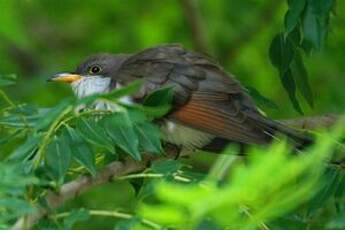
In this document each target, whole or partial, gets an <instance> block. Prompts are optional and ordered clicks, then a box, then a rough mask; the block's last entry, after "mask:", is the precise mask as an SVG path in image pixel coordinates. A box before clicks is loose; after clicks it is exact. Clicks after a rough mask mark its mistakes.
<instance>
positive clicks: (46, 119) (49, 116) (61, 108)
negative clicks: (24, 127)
mask: <svg viewBox="0 0 345 230" xmlns="http://www.w3.org/2000/svg"><path fill="white" fill-rule="evenodd" d="M71 109H72V106H71V99H69V98H68V99H65V100H63V101H62V102H60V103H59V104H58V105H57V106H55V107H54V108H52V109H50V110H49V112H47V113H46V114H45V115H44V116H43V117H42V119H41V120H40V122H38V123H37V124H36V126H35V130H44V129H46V128H47V127H49V126H50V125H51V124H52V123H53V122H54V121H55V120H56V119H58V117H59V116H61V115H62V114H63V113H65V112H66V111H67V110H71Z"/></svg>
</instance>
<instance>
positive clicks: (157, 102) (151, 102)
mask: <svg viewBox="0 0 345 230" xmlns="http://www.w3.org/2000/svg"><path fill="white" fill-rule="evenodd" d="M173 96H174V91H173V87H163V88H160V89H157V90H155V91H153V92H152V93H150V94H149V95H148V96H147V97H146V98H145V100H144V103H143V104H144V106H166V105H170V104H171V102H172V100H173Z"/></svg>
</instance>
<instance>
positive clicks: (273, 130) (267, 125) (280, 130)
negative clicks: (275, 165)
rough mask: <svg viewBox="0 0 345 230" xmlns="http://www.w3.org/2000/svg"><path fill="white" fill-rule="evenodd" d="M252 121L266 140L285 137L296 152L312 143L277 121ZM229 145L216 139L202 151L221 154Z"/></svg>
mask: <svg viewBox="0 0 345 230" xmlns="http://www.w3.org/2000/svg"><path fill="white" fill-rule="evenodd" d="M253 119H255V122H256V123H257V125H258V127H259V128H260V129H261V130H262V131H263V132H264V133H265V134H266V135H267V137H268V138H267V139H268V140H271V141H272V140H274V139H275V138H277V137H279V136H287V137H288V139H289V140H291V142H292V144H293V145H294V146H295V148H296V149H297V150H303V149H304V148H306V147H308V146H309V145H311V144H313V142H314V139H313V138H312V137H311V136H310V135H308V134H306V133H304V132H301V131H299V130H296V129H294V128H290V127H288V126H286V125H284V124H281V123H280V122H278V121H274V120H270V119H268V118H265V117H261V116H260V117H255V118H253ZM230 143H234V142H233V141H231V140H227V139H225V138H220V137H216V138H214V139H213V140H212V142H211V143H209V144H208V145H206V146H204V147H203V148H202V150H205V151H211V152H222V151H223V150H224V149H225V148H226V146H227V145H228V144H230ZM245 145H246V144H241V143H240V146H241V147H243V146H245Z"/></svg>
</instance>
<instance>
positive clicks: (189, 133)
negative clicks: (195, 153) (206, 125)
mask: <svg viewBox="0 0 345 230" xmlns="http://www.w3.org/2000/svg"><path fill="white" fill-rule="evenodd" d="M161 131H162V133H163V138H164V139H165V141H167V142H169V143H172V144H175V145H178V146H183V147H184V148H185V149H187V150H194V149H197V148H201V147H203V146H205V145H207V144H209V143H210V142H211V141H212V139H213V138H214V136H213V135H212V134H208V133H205V132H202V131H199V130H196V129H193V128H189V127H187V126H184V125H181V124H178V123H175V122H172V121H168V120H167V121H165V122H163V125H162V126H161Z"/></svg>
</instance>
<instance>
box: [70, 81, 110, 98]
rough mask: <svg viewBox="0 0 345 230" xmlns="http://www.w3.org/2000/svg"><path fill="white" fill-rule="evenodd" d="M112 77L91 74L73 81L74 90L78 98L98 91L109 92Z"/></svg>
mask: <svg viewBox="0 0 345 230" xmlns="http://www.w3.org/2000/svg"><path fill="white" fill-rule="evenodd" d="M110 82H111V78H109V77H101V76H89V77H83V78H82V79H80V80H78V81H75V82H72V84H71V86H72V90H73V92H74V94H75V95H76V96H77V97H78V98H82V97H86V96H90V95H92V94H97V93H107V92H109V90H110Z"/></svg>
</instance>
